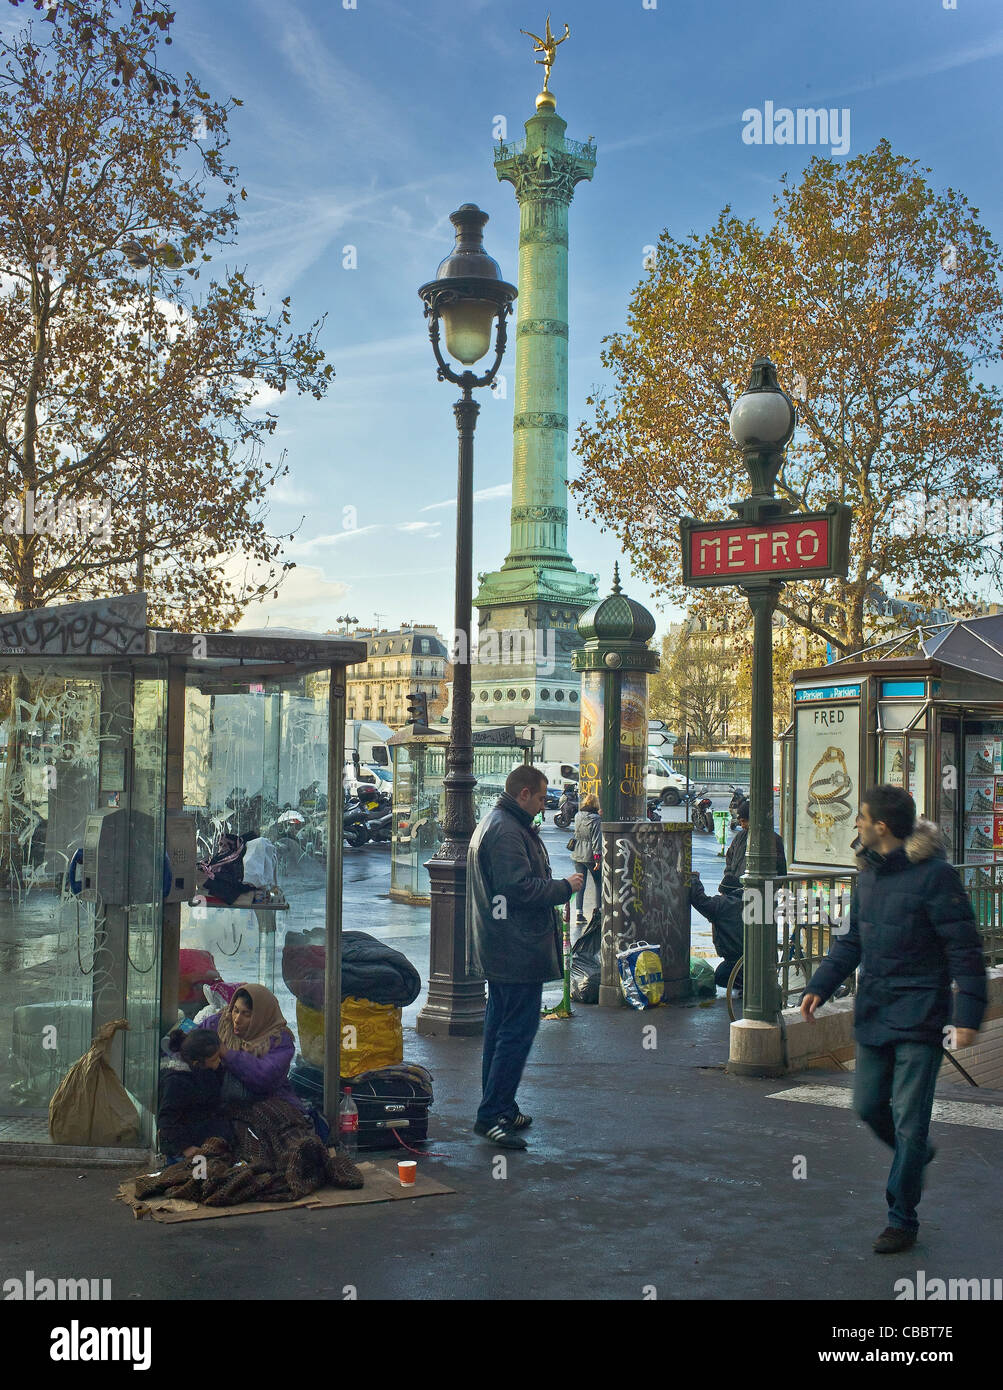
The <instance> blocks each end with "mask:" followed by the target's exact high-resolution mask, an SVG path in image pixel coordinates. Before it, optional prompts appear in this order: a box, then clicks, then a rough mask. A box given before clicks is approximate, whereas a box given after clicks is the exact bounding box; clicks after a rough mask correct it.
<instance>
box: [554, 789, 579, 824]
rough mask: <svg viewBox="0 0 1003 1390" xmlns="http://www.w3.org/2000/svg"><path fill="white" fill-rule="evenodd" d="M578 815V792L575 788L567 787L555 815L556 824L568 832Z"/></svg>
mask: <svg viewBox="0 0 1003 1390" xmlns="http://www.w3.org/2000/svg"><path fill="white" fill-rule="evenodd" d="M577 814H578V790H577V788H575V787H565V788H564V791H563V792H562V793H561V799H560V801H559V802H558V804H557V810H556V812H555V813H554V824H555V825H558V826H560V828H561V829H562V830H567V828H568V826H569V825H571V824H572V822H573V821H574V819H575V816H576V815H577Z"/></svg>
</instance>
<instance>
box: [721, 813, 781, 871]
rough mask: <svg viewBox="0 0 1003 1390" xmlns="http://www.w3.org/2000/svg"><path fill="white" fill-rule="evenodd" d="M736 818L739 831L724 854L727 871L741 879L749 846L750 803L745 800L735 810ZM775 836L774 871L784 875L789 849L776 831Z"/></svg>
mask: <svg viewBox="0 0 1003 1390" xmlns="http://www.w3.org/2000/svg"><path fill="white" fill-rule="evenodd" d="M735 819H736V820H737V821H738V833H737V834H736V835H735V838H734V839H733V840H732V842H731V844H730V845H729V846H728V849H727V852H726V853H725V856H724V868H725V873H726V874H728V875H730V876H731V877H732V878H736V879H740V878H742V876H743V875H744V873H745V856H746V852H747V850H748V848H749V803H748V801H747V800H746V801H743V802H742V803H741V804H740V805H739V807H738V810H737V811H736V812H735ZM773 838H774V840H775V841H776V846H777V867H776V868H775V869H774V871H773V872H774V873H775V874H777V875H778V877H783V875H784V874H786V872H787V851H786V850H785V849H784V842H783V840H781V838H780V836H779V835H778V834H777V832H776V831H774V832H773Z"/></svg>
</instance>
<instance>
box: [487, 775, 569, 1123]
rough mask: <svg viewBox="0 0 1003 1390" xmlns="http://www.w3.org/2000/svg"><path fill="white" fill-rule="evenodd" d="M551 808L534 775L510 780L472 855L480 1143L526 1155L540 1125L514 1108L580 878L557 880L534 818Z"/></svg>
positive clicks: (559, 969) (558, 968) (557, 970)
mask: <svg viewBox="0 0 1003 1390" xmlns="http://www.w3.org/2000/svg"><path fill="white" fill-rule="evenodd" d="M546 799H547V779H546V776H545V775H544V774H543V773H542V772H541V771H540V769H539V768H536V767H517V768H515V769H514V770H513V771H512V772H510V773H509V775H508V778H507V779H506V782H505V791H504V792H503V793H502V795H501V796H500V797H499V798H498V800H497V802H496V803H495V805H494V806H493V807H492V809H491V810H490V811H489V812H488V814H487V815H486V816H485V817H484V818H483V819H482V820H481V822H480V824H479V825H478V826H477V829H476V830H475V831H474V833H473V835H472V837H471V840H470V848H469V850H468V851H467V906H466V913H467V915H466V926H467V969H468V972H469V973H470V974H472V975H482V976H483V977H484V979H486V980H487V982H488V1006H487V1012H486V1014H485V1017H484V1055H483V1060H482V1064H481V1087H482V1093H483V1094H482V1096H481V1104H480V1107H479V1109H478V1111H477V1122H476V1124H475V1125H474V1133H475V1134H480V1135H482V1136H483V1137H484V1138H486V1139H490V1140H491V1141H492V1143H494V1144H497V1145H498V1147H499V1148H503V1149H525V1148H526V1141H525V1139H524V1138H523V1137H522V1134H521V1133H520V1131H521V1130H524V1129H527V1128H528V1127H529V1125H531V1124H532V1120H531V1118H530V1117H529V1116H528V1115H524V1114H522V1112H521V1111H520V1110H519V1107H518V1105H517V1104H516V1100H515V1093H516V1091H517V1090H518V1087H519V1082H520V1080H521V1079H522V1071H523V1067H524V1066H525V1065H526V1058H527V1057H528V1056H529V1050H530V1048H531V1047H532V1045H533V1039H534V1037H535V1036H536V1030H537V1028H538V1027H539V1025H540V1006H541V1003H542V1000H543V985H544V982H545V981H546V980H556V979H558V978H559V977H560V976H561V975H562V974H563V963H562V960H561V936H560V930H559V927H558V922H557V916H556V914H555V912H554V908H555V907H557V906H558V905H559V904H560V903H566V902H568V901H569V899H570V898H571V896H572V894H573V893H576V892H577V891H578V889H579V888H580V887H581V884H582V876H581V874H573V875H572V876H571V877H570V878H561V879H555V878H553V876H552V875H551V872H550V859H549V856H548V855H547V851H546V848H545V847H544V844H543V841H542V840H541V839H540V835H539V832H538V831H536V830H535V829H534V828H533V817H534V816H535V815H536V814H537V813H538V812H539V811H541V810H542V809H543V807H544V805H545V803H546Z"/></svg>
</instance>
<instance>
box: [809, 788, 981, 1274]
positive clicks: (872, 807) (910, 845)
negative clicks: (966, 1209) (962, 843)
mask: <svg viewBox="0 0 1003 1390" xmlns="http://www.w3.org/2000/svg"><path fill="white" fill-rule="evenodd" d="M857 832H858V834H859V837H860V845H861V850H860V852H859V853H858V855H857V864H858V868H859V873H858V875H857V881H856V884H855V885H854V890H853V897H852V899H851V902H850V925H849V929H848V930H847V932H846V934H845V936H840V937H839V938H838V939H836V940H834V941H833V943H832V945H831V946H830V948H829V953H828V955H827V956H826V958H825V960H823V962H822V964H821V965H820V966H819V968H818V969H817V970H816V971H815V974H814V975H813V976H812V977H811V979H810V980H809V981H808V985H807V988H806V990H805V993H804V997H803V998H802V1001H801V1014H802V1016H803V1017H804V1018H805V1019H808V1020H812V1019H813V1017H814V1014H815V1010H816V1008H817V1007H818V1006H819V1004H824V1003H825V1001H826V1000H827V999H828V998H829V996H830V995H831V994H832V993H833V991H834V990H835V989H836V988H837V986H838V985H840V984H841V983H842V981H843V980H845V979H846V977H847V976H848V975H850V974H852V973H853V971H854V970H855V969H856V967H857V965H858V964H859V965H860V975H859V978H858V982H857V999H856V1008H855V1012H854V1034H855V1036H856V1042H857V1047H856V1071H855V1075H854V1097H853V1102H854V1107H855V1108H856V1111H857V1114H858V1115H859V1116H860V1118H861V1119H862V1120H864V1121H865V1122H866V1123H867V1124H868V1125H870V1127H871V1129H872V1130H873V1131H874V1133H875V1134H876V1135H877V1136H878V1138H879V1139H881V1140H883V1142H884V1143H886V1144H887V1145H888V1146H889V1147H890V1148H891V1149H893V1150H894V1152H895V1157H894V1159H893V1161H892V1168H891V1173H890V1175H889V1178H888V1189H887V1192H886V1194H885V1196H886V1198H887V1201H888V1225H887V1226H886V1228H885V1229H884V1231H882V1233H881V1235H880V1236H879V1237H878V1239H877V1240H876V1241H875V1243H874V1250H875V1252H876V1253H877V1254H879V1255H884V1254H895V1253H897V1252H898V1251H900V1250H908V1249H909V1247H910V1246H911V1245H913V1244H915V1241H916V1232H917V1231H918V1230H919V1222H918V1220H917V1219H916V1207H917V1205H918V1203H919V1199H920V1196H921V1194H922V1190H923V1168H924V1165H925V1164H927V1163H928V1162H929V1161H930V1159H931V1158H932V1157H933V1150H932V1148H931V1147H930V1145H929V1143H928V1142H927V1133H928V1131H929V1128H930V1112H931V1111H932V1109H933V1090H934V1086H935V1085H936V1083H937V1073H938V1071H939V1070H940V1064H941V1048H942V1044H943V1035H944V1032H945V1028H946V1026H947V1024H948V1022H949V1020H950V1017H951V980H952V979H953V980H954V983H955V984H956V985H957V996H956V998H955V1001H954V1022H955V1028H954V1046H956V1047H970V1046H971V1045H972V1044H973V1043H974V1042H975V1036H976V1033H977V1032H978V1029H979V1025H980V1024H981V1022H982V1015H983V1013H984V1012H985V1007H986V970H985V962H984V957H983V951H982V942H981V940H980V939H979V933H978V929H977V927H976V925H975V914H974V913H973V911H972V905H971V903H970V902H969V901H968V896H967V894H966V893H965V890H964V888H963V886H962V883H961V879H960V878H959V877H958V871H957V869H955V868H953V867H952V866H951V865H950V864H948V863H947V860H946V858H945V855H944V846H943V842H942V840H941V838H940V832H939V831H938V829H937V827H936V826H935V825H932V824H931V823H930V822H929V821H925V820H919V821H917V819H916V803H915V802H914V801H913V799H912V797H911V796H910V795H909V793H908V792H907V791H905V790H904V789H903V788H902V787H893V786H880V787H871V788H870V789H869V790H868V791H866V792H865V793H864V798H863V801H862V802H861V805H860V814H859V815H858V816H857Z"/></svg>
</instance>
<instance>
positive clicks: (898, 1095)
mask: <svg viewBox="0 0 1003 1390" xmlns="http://www.w3.org/2000/svg"><path fill="white" fill-rule="evenodd" d="M940 1061H941V1049H940V1045H939V1044H938V1043H922V1042H901V1043H886V1044H885V1045H884V1046H882V1047H867V1046H865V1045H864V1044H863V1043H859V1042H858V1043H857V1067H856V1072H855V1075H854V1082H853V1105H854V1109H855V1110H856V1112H857V1114H858V1115H859V1116H860V1118H861V1119H862V1120H863V1121H864V1122H865V1123H866V1124H868V1125H870V1127H871V1129H872V1130H873V1131H874V1133H875V1134H876V1135H877V1136H878V1138H879V1139H880V1140H881V1141H882V1142H883V1143H885V1144H887V1145H888V1147H889V1148H890V1149H893V1150H894V1152H895V1157H894V1158H893V1159H892V1167H891V1172H890V1173H889V1175H888V1188H887V1191H886V1192H885V1197H886V1199H887V1202H888V1224H889V1226H898V1227H900V1228H901V1229H902V1230H905V1231H914V1232H915V1231H917V1230H919V1221H918V1220H917V1219H916V1207H917V1206H918V1204H919V1199H920V1196H921V1195H922V1191H923V1167H924V1165H925V1164H926V1162H927V1161H928V1159H929V1157H930V1146H929V1144H928V1142H927V1134H928V1132H929V1129H930V1112H931V1110H932V1109H933V1090H934V1087H935V1086H936V1084H937V1073H938V1072H939V1070H940Z"/></svg>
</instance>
